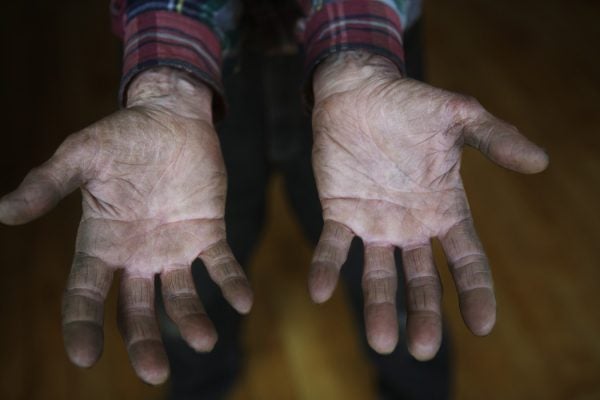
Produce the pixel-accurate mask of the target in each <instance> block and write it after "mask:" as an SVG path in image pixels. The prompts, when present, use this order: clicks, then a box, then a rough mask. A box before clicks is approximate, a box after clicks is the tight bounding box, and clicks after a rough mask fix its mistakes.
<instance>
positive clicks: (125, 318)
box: [118, 273, 169, 385]
mask: <svg viewBox="0 0 600 400" xmlns="http://www.w3.org/2000/svg"><path fill="white" fill-rule="evenodd" d="M118 322H119V330H120V332H121V335H122V336H123V340H124V341H125V345H126V346H127V352H128V353H129V359H130V360H131V364H132V365H133V369H134V370H135V372H136V374H137V375H138V376H139V377H140V378H141V379H142V380H143V381H144V382H147V383H149V384H152V385H158V384H160V383H163V382H164V381H165V380H166V379H167V377H168V376H169V364H168V361H167V355H166V354H165V350H164V348H163V344H162V340H161V337H160V331H159V329H158V324H157V322H156V315H155V312H154V281H153V279H152V278H149V277H135V276H131V275H130V274H128V273H124V274H123V277H122V279H121V290H120V291H119V305H118Z"/></svg>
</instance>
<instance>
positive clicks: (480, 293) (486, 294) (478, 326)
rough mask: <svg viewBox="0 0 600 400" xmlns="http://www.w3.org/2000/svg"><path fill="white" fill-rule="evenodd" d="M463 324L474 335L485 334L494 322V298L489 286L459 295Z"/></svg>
mask: <svg viewBox="0 0 600 400" xmlns="http://www.w3.org/2000/svg"><path fill="white" fill-rule="evenodd" d="M460 309H461V314H462V316H463V320H464V321H465V324H466V325H467V327H468V328H469V330H470V331H471V332H472V333H473V334H474V335H476V336H487V335H489V334H490V333H491V332H492V329H493V328H494V325H495V324H496V299H495V297H494V294H493V292H492V291H491V289H489V288H477V289H473V290H470V291H468V292H466V293H463V294H461V295H460Z"/></svg>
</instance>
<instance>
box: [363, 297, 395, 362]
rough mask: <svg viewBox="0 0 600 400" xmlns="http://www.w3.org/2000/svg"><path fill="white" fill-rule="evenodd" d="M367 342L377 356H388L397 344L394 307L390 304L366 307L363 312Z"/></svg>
mask: <svg viewBox="0 0 600 400" xmlns="http://www.w3.org/2000/svg"><path fill="white" fill-rule="evenodd" d="M365 324H366V327H367V341H368V342H369V345H370V346H371V348H372V349H373V350H375V351H376V352H377V353H379V354H390V353H391V352H393V351H394V349H395V348H396V345H397V344H398V318H397V316H396V307H395V305H393V304H390V303H384V304H376V305H372V306H368V307H367V309H366V310H365Z"/></svg>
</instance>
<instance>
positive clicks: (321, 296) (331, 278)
mask: <svg viewBox="0 0 600 400" xmlns="http://www.w3.org/2000/svg"><path fill="white" fill-rule="evenodd" d="M337 281H338V273H337V271H336V270H335V269H334V268H332V267H330V266H327V265H325V264H323V263H320V262H316V263H314V264H313V266H312V267H311V272H310V274H309V276H308V291H309V293H310V298H311V300H312V301H313V302H315V303H317V304H321V303H324V302H326V301H327V300H329V299H330V298H331V296H332V295H333V292H334V291H335V287H336V286H337Z"/></svg>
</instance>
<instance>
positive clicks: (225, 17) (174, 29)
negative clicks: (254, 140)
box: [111, 0, 240, 116]
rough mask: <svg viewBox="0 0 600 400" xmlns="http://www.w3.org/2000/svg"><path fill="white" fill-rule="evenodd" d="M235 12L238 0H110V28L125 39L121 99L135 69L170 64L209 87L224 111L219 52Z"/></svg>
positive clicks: (217, 111) (225, 43) (232, 27)
mask: <svg viewBox="0 0 600 400" xmlns="http://www.w3.org/2000/svg"><path fill="white" fill-rule="evenodd" d="M239 11H240V1H239V0H111V16H112V28H113V31H114V32H115V33H116V34H117V35H118V36H119V37H121V38H122V40H123V75H122V79H121V86H120V90H119V101H120V103H121V104H122V105H124V104H125V103H126V98H125V96H126V93H127V87H128V85H129V83H130V82H131V80H132V79H133V78H134V77H135V76H136V75H137V74H138V73H140V72H142V71H144V70H147V69H149V68H153V67H157V66H168V67H173V68H179V69H182V70H185V71H187V72H189V73H190V74H192V75H193V76H195V77H196V78H198V79H199V80H201V81H203V82H204V83H206V84H207V85H209V86H210V87H211V88H212V89H213V90H214V91H215V94H216V96H215V105H214V108H215V114H217V116H218V115H220V114H222V113H223V111H224V99H223V87H222V83H221V62H222V54H223V52H224V50H225V49H226V48H227V46H228V37H229V34H230V32H232V31H234V30H235V27H236V24H237V19H238V15H239Z"/></svg>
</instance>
